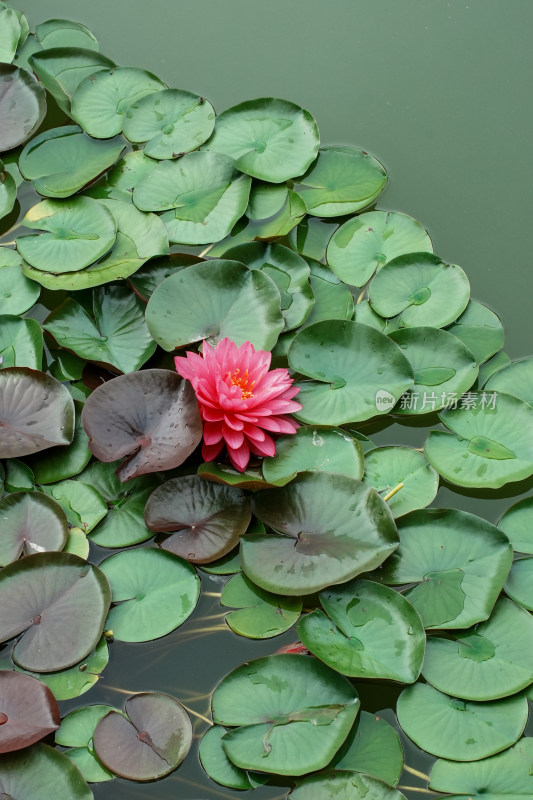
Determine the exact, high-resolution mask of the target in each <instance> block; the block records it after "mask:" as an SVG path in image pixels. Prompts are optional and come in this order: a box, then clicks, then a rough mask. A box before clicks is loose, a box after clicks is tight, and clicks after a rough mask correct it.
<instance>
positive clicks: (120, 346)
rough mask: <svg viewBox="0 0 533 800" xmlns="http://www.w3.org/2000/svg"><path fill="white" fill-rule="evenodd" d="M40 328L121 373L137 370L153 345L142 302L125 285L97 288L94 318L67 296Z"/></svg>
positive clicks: (83, 354)
mask: <svg viewBox="0 0 533 800" xmlns="http://www.w3.org/2000/svg"><path fill="white" fill-rule="evenodd" d="M93 319H94V321H93ZM43 327H44V329H45V330H46V331H48V333H50V334H51V335H52V336H53V337H54V339H55V340H56V342H57V343H58V344H59V345H61V347H65V348H67V349H68V350H72V351H73V352H74V353H76V355H78V356H80V357H81V358H84V359H87V360H89V361H96V362H97V363H99V364H105V365H111V366H113V367H116V368H117V369H118V370H120V371H121V372H134V371H135V370H137V369H139V368H140V367H141V366H142V365H143V364H144V363H145V362H146V361H148V359H149V358H150V356H152V355H153V354H154V352H155V348H156V343H155V342H154V340H153V339H152V337H151V336H150V334H149V332H148V328H147V327H146V323H145V321H144V304H143V302H142V300H139V298H138V297H137V296H136V295H135V294H134V293H133V292H132V291H131V290H130V289H129V288H127V287H125V286H105V287H101V288H99V289H96V290H95V291H94V292H93V318H91V316H89V314H87V312H86V311H85V309H84V308H83V306H82V305H80V303H78V302H77V301H76V300H72V299H70V298H69V299H68V300H65V301H64V303H62V304H61V305H60V306H59V307H58V308H56V309H55V311H52V313H51V314H50V316H49V317H47V318H46V320H45V322H44V324H43Z"/></svg>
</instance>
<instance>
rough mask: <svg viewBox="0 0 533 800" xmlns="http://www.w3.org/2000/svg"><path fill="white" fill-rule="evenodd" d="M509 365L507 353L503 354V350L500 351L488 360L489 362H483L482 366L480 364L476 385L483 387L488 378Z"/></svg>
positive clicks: (509, 360)
mask: <svg viewBox="0 0 533 800" xmlns="http://www.w3.org/2000/svg"><path fill="white" fill-rule="evenodd" d="M510 363H511V359H510V358H509V356H508V355H507V353H504V352H503V350H500V351H499V352H498V353H496V355H495V356H492V358H489V360H488V361H485V363H484V364H481V366H480V368H479V377H478V385H479V386H485V384H486V383H487V381H488V379H489V378H491V377H492V376H493V375H495V374H496V372H498V371H499V370H500V369H503V368H504V367H506V366H507V365H508V364H510Z"/></svg>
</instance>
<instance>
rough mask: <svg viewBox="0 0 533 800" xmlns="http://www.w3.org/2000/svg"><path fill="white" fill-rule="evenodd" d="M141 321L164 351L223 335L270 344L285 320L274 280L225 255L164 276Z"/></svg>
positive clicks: (257, 344) (263, 346)
mask: <svg viewBox="0 0 533 800" xmlns="http://www.w3.org/2000/svg"><path fill="white" fill-rule="evenodd" d="M165 163H167V162H165ZM169 163H170V162H169ZM146 322H147V325H148V328H149V330H150V333H151V334H152V336H153V337H154V339H155V340H156V342H157V343H158V344H159V345H161V347H162V348H163V349H164V350H169V351H172V350H174V349H175V348H176V347H183V346H184V345H187V344H191V343H192V342H200V341H202V340H203V339H207V341H208V342H209V343H210V344H214V343H215V342H217V341H218V340H220V339H223V338H224V337H226V336H227V337H228V338H229V339H231V340H232V341H234V342H235V343H236V344H237V345H241V344H244V342H246V341H250V342H251V343H252V344H253V345H254V347H255V348H256V349H257V350H270V349H271V348H272V347H273V346H274V344H275V343H276V340H277V338H278V336H279V334H280V333H281V331H282V329H283V326H284V321H283V317H282V316H281V309H280V295H279V292H278V289H277V287H276V284H275V283H274V281H273V280H272V279H271V278H269V277H268V275H265V274H264V273H263V272H261V270H249V269H248V268H247V267H245V266H244V264H240V263H239V262H238V261H226V260H213V261H207V262H204V263H201V264H193V265H192V266H191V267H187V268H186V269H184V270H181V271H180V272H178V273H176V274H174V275H171V276H170V277H169V278H167V279H166V280H164V281H163V283H161V284H160V285H159V286H158V287H157V289H156V290H155V292H154V293H153V295H152V296H151V298H150V300H149V301H148V306H147V308H146Z"/></svg>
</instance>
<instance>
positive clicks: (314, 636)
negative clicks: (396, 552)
mask: <svg viewBox="0 0 533 800" xmlns="http://www.w3.org/2000/svg"><path fill="white" fill-rule="evenodd" d="M320 602H321V604H322V607H323V609H324V611H325V612H326V613H324V612H323V611H321V610H317V611H313V612H312V613H311V614H307V615H306V616H304V617H302V619H301V621H300V623H299V625H298V635H299V636H300V639H301V640H302V643H303V644H304V645H305V646H306V647H307V649H308V650H309V651H310V652H311V653H313V655H315V656H316V657H317V658H320V660H321V661H324V662H325V663H326V664H327V665H328V667H332V669H336V670H337V671H338V672H341V673H342V674H343V675H349V676H350V677H359V678H380V679H385V680H394V681H400V682H401V683H413V682H414V681H416V679H417V678H418V676H419V674H420V670H421V667H422V661H423V660H424V648H425V645H426V635H425V632H424V628H423V626H422V621H421V619H420V617H419V615H418V613H417V612H416V611H415V609H414V608H413V607H412V605H410V603H409V602H408V601H407V600H406V599H405V598H404V597H402V595H401V594H399V593H398V592H395V591H394V590H393V589H388V588H387V587H385V586H380V585H379V584H378V583H375V582H374V581H365V580H355V581H350V582H349V583H345V584H343V585H342V586H340V587H338V588H336V589H326V590H325V591H323V592H321V593H320Z"/></svg>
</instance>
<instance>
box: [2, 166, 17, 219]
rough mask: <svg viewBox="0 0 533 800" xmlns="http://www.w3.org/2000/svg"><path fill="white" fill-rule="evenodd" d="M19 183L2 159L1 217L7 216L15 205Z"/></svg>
mask: <svg viewBox="0 0 533 800" xmlns="http://www.w3.org/2000/svg"><path fill="white" fill-rule="evenodd" d="M16 199H17V184H16V183H15V179H14V178H13V176H12V175H10V174H9V172H7V170H5V169H4V166H3V164H2V162H1V161H0V219H2V217H6V216H7V215H8V214H9V213H10V212H11V210H12V208H13V206H14V205H15V200H16Z"/></svg>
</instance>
